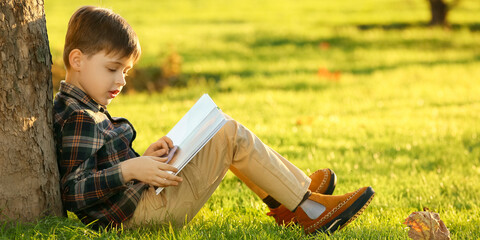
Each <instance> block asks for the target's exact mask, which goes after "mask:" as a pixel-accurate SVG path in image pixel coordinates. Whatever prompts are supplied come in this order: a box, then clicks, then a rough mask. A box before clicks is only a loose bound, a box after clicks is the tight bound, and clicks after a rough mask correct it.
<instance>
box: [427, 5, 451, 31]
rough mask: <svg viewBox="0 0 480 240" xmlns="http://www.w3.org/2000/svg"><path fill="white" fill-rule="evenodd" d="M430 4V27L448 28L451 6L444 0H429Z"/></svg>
mask: <svg viewBox="0 0 480 240" xmlns="http://www.w3.org/2000/svg"><path fill="white" fill-rule="evenodd" d="M428 2H429V3H430V13H431V19H430V25H437V26H447V25H448V22H447V16H448V10H449V6H448V4H447V3H445V2H444V0H428Z"/></svg>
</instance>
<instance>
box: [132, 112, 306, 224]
mask: <svg viewBox="0 0 480 240" xmlns="http://www.w3.org/2000/svg"><path fill="white" fill-rule="evenodd" d="M231 166H233V167H234V168H235V169H237V170H238V171H239V172H241V173H242V174H243V176H245V177H246V178H247V179H250V181H252V182H254V183H255V185H257V186H258V187H259V188H260V189H263V190H264V191H265V192H266V193H268V194H269V195H271V196H272V197H274V198H275V199H277V200H278V201H279V202H281V203H282V204H284V205H285V206H286V207H287V208H289V209H290V210H292V209H294V208H295V207H296V206H297V205H298V203H299V202H300V201H301V200H302V199H303V197H304V196H305V193H306V191H307V189H308V186H309V184H310V178H308V176H306V175H305V174H304V173H303V172H302V171H300V170H298V169H297V170H295V169H293V170H294V171H293V172H292V171H291V169H290V167H291V166H286V165H285V164H284V162H283V161H282V157H281V156H280V155H279V154H278V153H276V152H275V151H273V150H272V149H270V148H269V147H268V146H266V145H265V144H263V143H262V142H261V141H260V140H259V139H258V138H257V137H256V136H255V135H254V134H253V133H252V132H250V131H249V130H248V129H246V128H245V127H243V126H242V125H240V124H239V123H237V122H236V121H234V120H232V119H230V118H229V120H228V122H227V123H226V124H225V126H224V127H223V128H222V129H221V130H220V131H219V132H218V133H217V134H216V135H215V136H214V137H213V138H212V139H211V140H210V141H209V142H208V143H207V144H206V145H205V147H204V148H203V149H202V150H201V151H200V152H199V153H198V154H197V155H196V156H195V157H194V158H193V159H192V161H191V162H190V163H188V164H187V166H186V167H185V168H184V169H183V170H182V171H181V172H180V173H179V176H181V177H182V178H183V179H184V182H182V183H181V184H180V185H179V186H175V187H167V188H165V189H164V190H163V191H162V192H161V193H160V194H159V195H155V193H154V190H153V189H149V190H146V191H145V193H144V194H143V196H142V199H141V200H140V202H139V204H138V206H137V209H136V210H135V213H134V215H133V217H132V218H131V219H130V220H129V221H127V222H126V223H125V225H126V226H127V227H128V226H134V225H143V224H146V223H148V222H156V223H158V222H169V221H170V222H173V223H175V224H177V225H182V224H184V223H187V222H189V221H190V220H191V219H192V218H193V217H194V216H195V214H196V213H197V212H198V211H199V210H200V208H201V207H202V206H203V205H204V204H205V202H206V201H207V200H208V198H209V197H210V196H211V195H212V193H213V192H214V191H215V189H216V188H217V187H218V185H219V184H220V182H221V180H222V179H223V177H224V176H225V173H226V172H227V170H228V169H229V168H230V167H231ZM292 166H293V165H292Z"/></svg>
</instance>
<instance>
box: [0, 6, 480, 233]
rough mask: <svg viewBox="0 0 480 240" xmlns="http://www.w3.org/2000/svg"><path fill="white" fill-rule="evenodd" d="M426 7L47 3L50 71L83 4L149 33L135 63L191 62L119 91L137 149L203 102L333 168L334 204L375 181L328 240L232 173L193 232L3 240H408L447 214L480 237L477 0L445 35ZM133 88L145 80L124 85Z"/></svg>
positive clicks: (302, 164) (30, 227)
mask: <svg viewBox="0 0 480 240" xmlns="http://www.w3.org/2000/svg"><path fill="white" fill-rule="evenodd" d="M426 2H427V1H423V0H410V1H404V0H389V1H380V0H366V1H362V2H361V3H358V2H357V1H352V0H350V1H347V0H339V1H301V2H298V3H297V2H295V1H287V0H276V1H273V0H265V1H260V2H258V1H251V0H244V1H239V0H232V1H217V0H215V1H214V0H205V1H194V0H190V1H173V0H168V1H144V2H141V3H140V2H138V1H100V2H99V1H82V2H81V3H74V2H68V1H58V0H50V1H47V2H46V4H45V9H46V14H47V27H48V33H49V39H50V44H51V51H52V55H53V58H54V62H55V63H56V64H59V63H60V62H61V51H62V48H63V38H64V34H65V29H66V23H67V21H68V19H69V16H70V15H71V14H72V12H73V11H74V10H75V9H76V8H77V7H78V6H80V4H82V5H83V4H95V5H102V6H106V7H111V8H113V9H114V10H115V11H116V12H118V13H120V14H121V15H122V16H124V17H125V18H126V19H127V20H128V21H129V22H130V23H131V25H132V26H133V27H134V29H136V31H137V33H138V35H139V36H140V41H141V44H142V50H143V56H142V59H141V61H140V62H139V64H138V66H137V67H138V68H148V67H158V66H159V64H160V63H161V62H162V61H163V59H164V58H165V56H167V55H168V54H170V53H171V52H173V51H174V52H176V53H177V54H178V55H179V56H181V58H182V75H183V76H185V77H184V78H185V79H186V80H187V81H186V87H181V88H167V89H165V90H164V91H163V92H162V93H141V92H140V93H135V94H125V95H121V96H119V97H118V99H115V101H114V102H113V103H112V104H111V105H109V111H110V112H111V114H112V115H114V116H123V117H126V118H128V119H129V120H130V121H131V122H132V123H133V124H134V126H135V127H136V129H137V132H138V136H137V140H136V142H135V143H134V148H135V149H136V150H137V151H138V152H143V151H144V150H145V149H146V148H147V147H148V145H149V143H151V142H152V141H155V140H156V139H157V138H159V137H161V136H163V135H164V134H166V133H167V132H168V130H169V129H170V128H171V127H172V126H173V125H174V124H175V122H176V121H178V119H180V117H181V116H182V115H183V114H184V113H185V112H186V111H187V110H188V108H189V107H191V106H192V105H193V103H194V102H195V101H196V100H197V99H198V98H199V97H200V96H201V94H203V93H209V94H210V95H211V97H212V98H213V99H214V100H215V102H216V103H217V105H218V106H219V107H220V108H222V110H223V111H224V112H225V113H227V114H229V115H230V116H232V117H233V118H235V119H236V120H238V121H239V122H241V123H242V124H243V125H245V126H247V127H248V128H249V129H251V130H252V131H253V132H254V133H256V134H257V135H258V136H259V137H260V138H261V139H262V140H263V141H264V142H265V143H267V144H268V145H269V146H271V147H272V148H273V149H275V150H277V151H278V152H279V153H281V154H282V155H284V156H285V157H287V158H288V159H289V160H291V161H292V162H293V163H294V164H295V165H297V166H298V167H299V168H301V169H302V170H304V171H305V172H306V173H308V174H310V173H312V172H314V171H315V170H317V169H320V168H331V169H333V170H334V171H335V172H336V174H337V176H338V178H339V179H338V184H337V188H336V191H335V194H343V193H346V192H350V191H354V190H355V189H357V188H359V187H361V186H366V185H370V186H372V187H373V188H374V189H375V191H376V197H375V198H374V200H373V201H372V203H371V205H370V206H369V207H368V208H367V209H366V211H365V212H364V213H363V214H362V215H361V216H360V217H359V218H358V219H357V220H355V221H354V222H353V223H351V224H350V225H348V227H346V228H345V229H343V230H341V231H339V232H337V233H335V234H334V235H332V236H327V235H323V234H319V235H317V236H314V237H311V236H305V235H304V234H303V233H302V230H301V229H300V228H282V227H278V226H276V225H275V223H274V221H273V219H272V218H270V217H268V216H267V215H266V214H265V213H266V212H267V209H266V206H265V205H264V204H263V203H262V202H261V201H260V200H259V199H258V198H257V197H256V196H255V195H254V194H253V193H251V192H250V191H249V190H248V188H246V187H245V186H244V185H243V184H242V183H241V182H240V181H239V180H238V179H236V178H235V177H234V176H233V174H231V173H229V174H227V176H226V177H225V179H224V181H223V182H222V184H221V185H220V187H219V189H218V190H217V191H216V192H215V193H214V195H213V196H212V198H211V199H210V200H209V201H208V202H207V204H206V205H205V207H204V208H203V209H202V210H201V211H200V213H199V214H198V215H197V216H196V217H195V219H194V220H193V221H192V222H191V224H189V225H187V226H186V227H185V228H183V229H174V228H170V227H168V226H165V227H159V228H157V229H140V230H135V231H132V230H125V231H122V230H116V231H113V230H110V231H100V232H94V231H92V230H89V229H88V228H86V227H85V226H83V225H82V224H81V223H80V222H79V221H78V219H76V218H75V216H74V215H73V214H70V215H69V218H68V219H62V218H55V217H52V218H46V219H43V220H40V221H39V222H38V223H34V224H18V225H17V226H15V227H7V226H3V227H1V228H0V238H19V239H20V238H25V237H28V238H52V239H54V238H80V239H81V238H97V237H99V238H107V239H110V238H112V239H113V238H122V239H123V238H124V239H137V238H139V239H299V238H306V239H310V238H312V239H317V238H318V239H353V238H357V239H407V238H408V237H407V231H408V229H407V227H406V225H404V224H402V223H403V222H404V220H405V218H406V217H407V216H408V215H409V214H410V213H412V212H414V211H420V210H422V208H423V207H428V208H429V209H430V210H432V211H435V212H438V213H439V214H440V217H441V218H442V220H443V221H444V222H445V224H446V225H447V227H448V228H449V230H450V231H451V236H452V239H477V238H480V229H478V226H479V225H480V206H479V201H480V194H479V193H478V192H480V124H478V123H479V122H480V115H479V112H480V18H479V17H478V16H479V13H480V3H479V2H478V1H477V0H465V1H462V2H461V4H460V5H459V7H458V8H456V9H454V10H453V11H452V13H451V15H450V21H451V22H452V28H451V29H449V30H446V29H439V28H429V27H426V26H425V24H424V23H425V22H427V21H428V9H427V7H428V6H427V4H426ZM129 81H135V79H129Z"/></svg>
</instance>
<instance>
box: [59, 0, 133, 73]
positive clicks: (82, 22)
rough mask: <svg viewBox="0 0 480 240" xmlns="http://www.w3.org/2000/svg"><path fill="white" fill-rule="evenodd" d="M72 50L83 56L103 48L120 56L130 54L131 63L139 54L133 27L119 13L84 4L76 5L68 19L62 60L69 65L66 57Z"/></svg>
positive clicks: (128, 55) (108, 52)
mask: <svg viewBox="0 0 480 240" xmlns="http://www.w3.org/2000/svg"><path fill="white" fill-rule="evenodd" d="M73 49H79V50H80V51H82V53H84V54H86V55H90V56H91V55H94V54H96V53H98V52H101V51H105V52H106V54H107V55H109V54H115V55H116V54H119V56H120V57H121V58H123V57H133V60H134V62H136V61H137V60H138V58H139V57H140V54H141V49H140V43H139V41H138V37H137V34H136V33H135V31H133V28H132V27H131V26H130V25H129V24H128V23H127V21H126V20H125V19H123V18H122V17H121V16H120V15H118V14H116V13H114V12H113V11H112V10H110V9H105V8H99V7H93V6H84V7H81V8H79V9H78V10H77V11H76V12H75V13H74V14H73V15H72V17H71V18H70V21H69V22H68V29H67V35H66V36H65V47H64V49H63V62H64V64H65V67H66V68H67V69H69V68H70V61H69V59H68V56H69V54H70V52H71V51H72V50H73Z"/></svg>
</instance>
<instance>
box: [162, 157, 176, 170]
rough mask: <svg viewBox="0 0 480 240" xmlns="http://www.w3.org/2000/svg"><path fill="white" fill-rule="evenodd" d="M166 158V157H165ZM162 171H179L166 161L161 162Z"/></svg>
mask: <svg viewBox="0 0 480 240" xmlns="http://www.w3.org/2000/svg"><path fill="white" fill-rule="evenodd" d="M165 159H166V158H165ZM158 168H159V169H160V170H162V171H172V172H178V169H177V168H176V167H174V166H172V165H170V164H166V163H163V162H162V163H161V164H160V165H159V167H158Z"/></svg>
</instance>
